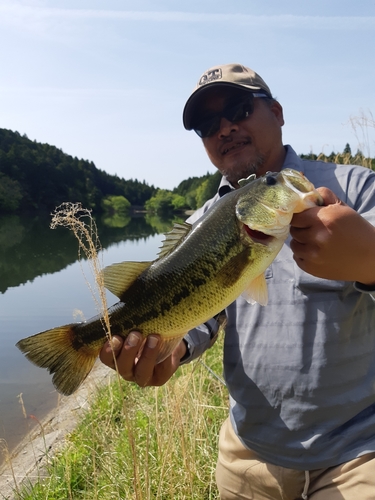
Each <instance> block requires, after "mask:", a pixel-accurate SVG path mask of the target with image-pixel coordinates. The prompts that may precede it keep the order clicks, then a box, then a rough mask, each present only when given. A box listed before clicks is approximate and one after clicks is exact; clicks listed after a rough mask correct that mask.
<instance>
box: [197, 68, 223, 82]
mask: <svg viewBox="0 0 375 500" xmlns="http://www.w3.org/2000/svg"><path fill="white" fill-rule="evenodd" d="M220 78H223V74H222V72H221V68H217V69H211V70H210V71H207V72H206V73H204V75H202V76H201V79H200V80H199V83H198V85H206V83H210V82H214V81H215V80H220Z"/></svg>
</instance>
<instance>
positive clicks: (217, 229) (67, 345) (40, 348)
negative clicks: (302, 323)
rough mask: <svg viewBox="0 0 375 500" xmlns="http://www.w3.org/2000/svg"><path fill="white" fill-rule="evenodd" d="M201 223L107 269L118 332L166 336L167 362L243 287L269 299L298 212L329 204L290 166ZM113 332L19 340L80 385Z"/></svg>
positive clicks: (57, 331) (64, 388)
mask: <svg viewBox="0 0 375 500" xmlns="http://www.w3.org/2000/svg"><path fill="white" fill-rule="evenodd" d="M240 185H241V186H242V187H240V188H239V189H237V190H234V191H232V192H230V193H228V194H227V195H225V196H224V197H223V198H221V199H220V200H219V201H217V202H216V203H215V204H214V205H213V206H212V207H211V208H210V209H209V210H208V211H207V212H206V213H205V214H204V215H203V217H201V218H200V219H199V220H198V221H197V222H196V223H194V224H193V225H190V224H187V223H185V224H177V225H176V226H175V227H174V228H173V230H172V231H171V232H170V233H168V234H167V235H166V240H165V241H164V244H163V247H162V248H161V251H160V253H159V255H158V258H157V259H156V260H155V261H153V262H123V263H120V264H113V265H111V266H109V267H107V268H105V269H104V271H103V273H104V284H105V286H106V288H108V290H110V291H111V292H112V293H114V294H115V295H116V296H117V297H118V298H119V299H120V301H119V302H118V303H116V304H115V305H113V306H111V307H110V308H109V309H108V314H109V319H110V325H111V332H110V334H111V335H120V336H122V337H124V338H125V337H126V336H127V335H128V334H129V333H130V332H131V331H133V330H137V331H139V332H141V333H142V335H143V336H144V338H147V336H148V335H150V334H152V333H158V334H160V336H161V339H162V341H161V343H160V350H159V353H158V362H161V361H162V360H163V359H165V358H166V357H167V356H169V355H170V354H171V352H172V351H173V350H174V349H175V347H176V346H177V345H178V343H179V342H180V341H181V339H182V338H183V336H184V335H185V334H186V333H187V332H188V331H189V330H191V329H192V328H195V327H196V326H198V325H200V324H202V323H204V322H205V321H207V320H208V319H210V318H212V317H213V316H215V315H216V314H218V313H219V312H221V311H222V310H223V309H225V307H227V306H228V305H229V304H230V303H232V302H233V301H234V300H236V299H237V298H238V297H239V296H240V295H241V294H242V295H243V296H244V297H245V298H246V299H247V300H248V301H249V302H259V303H260V304H262V305H266V303H267V287H266V282H265V278H264V271H265V270H266V269H267V267H268V266H269V265H270V264H271V262H272V261H273V260H274V258H275V257H276V255H277V254H278V252H279V251H280V249H281V247H282V245H283V243H284V241H285V239H286V237H287V236H288V233H289V224H290V221H291V219H292V216H293V214H294V213H298V212H301V211H303V210H305V209H307V208H310V207H312V206H314V205H316V204H321V198H320V195H319V194H318V193H317V191H315V189H314V186H313V185H312V184H311V183H310V182H309V181H308V180H307V179H306V178H305V177H304V176H303V174H301V173H299V172H296V171H294V170H291V169H287V170H283V171H282V172H279V173H268V174H267V175H266V176H264V177H261V178H259V179H256V180H254V179H253V178H249V179H247V180H243V181H240ZM107 339H108V332H106V330H105V327H104V322H103V318H101V317H100V316H98V317H94V318H91V319H90V320H88V321H86V322H82V323H74V324H70V325H64V326H61V327H57V328H54V329H52V330H48V331H45V332H41V333H38V334H36V335H33V336H31V337H27V338H25V339H22V340H20V341H19V342H18V343H17V346H18V347H19V349H20V350H21V351H22V352H23V353H25V355H26V357H27V358H28V359H29V360H30V361H32V362H33V363H35V364H36V365H38V366H40V367H43V368H47V369H48V370H49V372H50V373H53V379H52V381H53V383H54V385H55V387H56V388H57V390H58V391H59V392H61V393H63V394H66V395H69V394H72V393H73V392H74V391H75V390H76V389H77V388H78V387H79V385H80V384H81V383H82V382H83V380H84V379H85V378H86V376H87V375H88V373H89V372H90V370H91V369H92V367H93V365H94V362H95V360H96V358H97V356H98V354H99V352H100V350H101V348H102V346H103V345H104V343H105V342H106V340H107Z"/></svg>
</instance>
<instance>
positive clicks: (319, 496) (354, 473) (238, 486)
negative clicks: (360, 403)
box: [216, 418, 375, 500]
mask: <svg viewBox="0 0 375 500" xmlns="http://www.w3.org/2000/svg"><path fill="white" fill-rule="evenodd" d="M216 481H217V485H218V488H219V491H220V498H221V499H222V500H235V499H236V500H237V499H246V500H249V499H253V500H266V499H267V500H297V499H305V500H307V499H308V500H375V453H369V454H367V455H364V456H362V457H360V458H357V459H355V460H351V461H350V462H347V463H344V464H341V465H338V466H337V467H330V468H328V469H318V470H312V471H299V470H294V469H286V468H284V467H278V466H276V465H272V464H269V463H266V462H262V461H260V460H259V459H258V458H257V455H256V454H255V453H254V452H252V451H250V450H248V449H247V448H245V447H244V446H243V444H242V443H241V441H240V440H239V439H238V437H237V436H236V434H235V432H234V430H233V427H232V424H231V423H230V420H229V418H228V419H227V420H226V421H225V422H224V424H223V426H222V428H221V431H220V438H219V458H218V462H217V468H216Z"/></svg>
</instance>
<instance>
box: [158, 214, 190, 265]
mask: <svg viewBox="0 0 375 500" xmlns="http://www.w3.org/2000/svg"><path fill="white" fill-rule="evenodd" d="M192 227H193V226H192V225H191V224H189V223H188V222H183V223H182V224H180V223H177V224H175V225H174V226H173V229H172V230H171V231H170V232H169V233H166V234H165V240H163V242H162V243H163V245H162V246H161V248H160V251H159V253H158V258H159V259H161V258H162V257H166V256H167V255H169V254H170V253H171V252H172V251H173V250H174V249H175V248H177V247H178V245H180V243H182V242H183V240H184V239H185V237H186V236H187V235H188V234H189V233H190V231H191V228H192Z"/></svg>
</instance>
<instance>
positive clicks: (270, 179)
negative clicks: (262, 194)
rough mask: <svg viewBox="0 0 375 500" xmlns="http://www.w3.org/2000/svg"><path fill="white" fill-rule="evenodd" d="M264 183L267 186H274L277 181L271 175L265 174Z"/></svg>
mask: <svg viewBox="0 0 375 500" xmlns="http://www.w3.org/2000/svg"><path fill="white" fill-rule="evenodd" d="M265 181H266V184H267V186H274V185H275V184H276V183H277V180H276V178H275V177H274V176H273V175H267V174H266V177H265Z"/></svg>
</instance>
